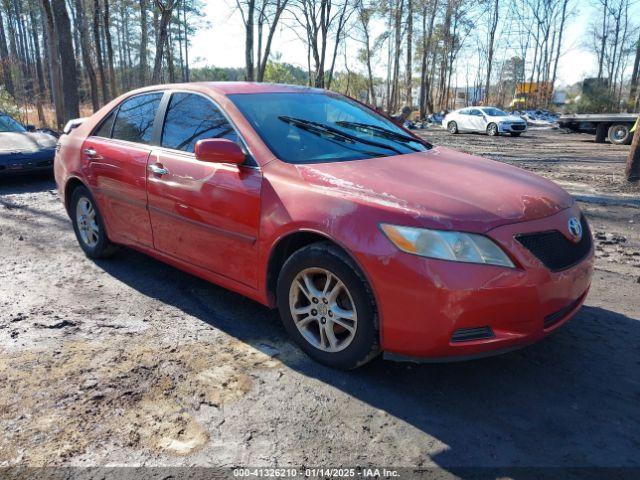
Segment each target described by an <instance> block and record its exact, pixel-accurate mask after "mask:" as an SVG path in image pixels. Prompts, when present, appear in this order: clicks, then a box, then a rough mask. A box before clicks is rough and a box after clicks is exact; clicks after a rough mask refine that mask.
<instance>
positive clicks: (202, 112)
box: [55, 82, 593, 369]
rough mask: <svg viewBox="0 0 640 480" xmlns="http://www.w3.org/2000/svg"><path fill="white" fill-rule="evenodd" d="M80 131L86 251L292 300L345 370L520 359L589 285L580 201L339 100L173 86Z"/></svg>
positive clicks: (69, 178) (318, 354) (72, 201)
mask: <svg viewBox="0 0 640 480" xmlns="http://www.w3.org/2000/svg"><path fill="white" fill-rule="evenodd" d="M74 126H75V128H73V129H72V130H70V131H68V133H67V134H66V135H63V136H62V137H61V140H60V148H59V151H58V153H57V155H56V159H55V176H56V181H57V184H58V189H59V193H60V197H61V199H62V201H63V202H64V205H65V206H66V209H67V212H68V213H69V216H70V218H71V220H72V223H73V228H74V230H75V233H76V236H77V239H78V242H79V245H80V247H81V248H82V249H83V250H84V252H85V254H86V255H87V256H89V257H90V258H101V257H106V256H108V255H110V254H111V253H112V252H113V251H114V247H115V246H116V245H125V246H128V247H130V248H134V249H136V250H139V251H141V252H144V253H146V254H148V255H151V256H153V257H155V258H157V259H159V260H161V261H164V262H167V263H169V264H171V265H174V266H175V267H177V268H180V269H182V270H185V271H187V272H190V273H191V274H194V275H196V276H199V277H201V278H204V279H206V280H208V281H211V282H214V283H216V284H218V285H221V286H223V287H225V288H228V289H230V290H233V291H235V292H239V293H241V294H243V295H245V296H247V297H249V298H251V299H253V300H256V301H258V302H260V303H262V304H264V305H266V306H268V307H272V308H277V309H278V310H279V312H280V315H281V318H282V321H283V323H284V326H285V328H286V330H287V331H288V333H289V334H290V336H291V337H292V338H293V340H294V341H295V342H296V343H297V344H298V345H299V346H300V348H302V349H303V350H304V351H305V352H306V353H307V354H309V355H310V356H311V357H313V358H314V359H316V360H317V361H319V362H321V363H324V364H326V365H329V366H332V367H336V368H344V369H348V368H354V367H357V366H359V365H362V364H364V363H365V362H367V361H368V360H370V359H372V358H374V357H375V356H376V355H378V354H379V353H381V352H384V353H385V355H386V356H389V357H391V358H395V359H411V360H450V359H467V358H475V357H479V356H484V355H489V354H495V353H499V352H505V351H509V350H513V349H516V348H520V347H523V346H525V345H528V344H531V343H533V342H535V341H538V340H540V339H541V338H543V337H545V336H546V335H547V334H549V333H550V332H553V331H554V330H556V329H557V328H559V327H560V326H561V325H562V324H564V323H565V322H566V321H567V320H568V319H569V318H571V317H572V316H573V315H574V314H575V313H576V311H577V310H578V309H579V308H580V306H581V304H582V303H583V301H584V299H585V296H586V295H587V291H588V290H589V285H590V282H591V276H592V269H593V246H592V238H591V233H590V231H589V226H588V224H587V221H586V219H585V217H584V215H583V214H582V213H581V212H580V210H579V208H578V206H577V205H576V204H575V202H574V201H573V199H572V197H571V196H570V195H568V194H567V193H566V192H565V191H564V190H562V189H561V188H560V187H558V186H557V185H555V184H554V183H552V182H550V181H548V180H545V179H543V178H541V177H539V176H536V175H534V174H532V173H529V172H526V171H524V170H521V169H518V168H516V167H513V166H509V165H506V164H503V163H499V162H495V161H492V160H488V159H484V158H478V157H474V156H471V155H467V154H463V153H459V152H456V151H453V150H450V149H448V148H446V147H444V146H434V145H431V144H430V143H428V142H426V141H424V140H423V139H421V138H419V137H418V136H415V135H413V134H412V133H411V132H409V131H407V130H405V129H403V128H401V127H399V126H397V125H395V124H394V123H393V122H392V121H390V120H389V119H388V118H386V117H384V116H382V115H381V114H379V113H377V112H376V111H374V110H372V109H371V108H369V107H367V106H365V105H363V104H361V103H359V102H357V101H355V100H352V99H350V98H347V97H345V96H342V95H339V94H337V93H333V92H328V91H325V90H320V89H312V88H305V87H294V86H286V85H269V84H252V83H233V82H229V83H190V84H182V85H166V86H155V87H149V88H145V89H141V90H136V91H133V92H129V93H127V94H125V95H123V96H121V97H119V98H117V99H115V100H113V101H112V102H111V103H109V104H108V105H106V106H105V107H104V108H102V109H101V110H100V111H98V112H97V113H96V114H94V115H93V116H92V117H90V118H88V119H85V120H83V121H79V122H76V124H74Z"/></svg>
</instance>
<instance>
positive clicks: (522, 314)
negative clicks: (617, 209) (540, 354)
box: [369, 208, 593, 361]
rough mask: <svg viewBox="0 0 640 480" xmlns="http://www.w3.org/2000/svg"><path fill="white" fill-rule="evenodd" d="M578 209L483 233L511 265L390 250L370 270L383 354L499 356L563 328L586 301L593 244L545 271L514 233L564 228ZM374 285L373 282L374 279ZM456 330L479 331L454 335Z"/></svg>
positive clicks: (444, 357) (437, 357) (446, 357)
mask: <svg viewBox="0 0 640 480" xmlns="http://www.w3.org/2000/svg"><path fill="white" fill-rule="evenodd" d="M577 215H579V212H578V210H577V208H572V209H568V210H565V211H563V212H560V213H558V214H556V215H554V216H552V217H549V218H546V219H542V220H537V221H532V222H526V223H520V224H514V225H509V226H505V227H499V228H496V229H494V230H492V231H490V232H488V235H489V236H490V237H492V238H493V239H494V240H495V241H496V242H497V243H499V244H500V245H501V246H502V247H503V248H504V249H505V251H507V252H509V253H510V255H511V256H512V259H513V260H514V263H516V265H517V268H515V269H508V268H501V267H494V266H484V265H475V264H462V263H457V262H447V261H442V260H431V259H425V258H420V257H416V256H412V255H408V254H404V253H399V252H395V253H393V254H392V255H391V256H392V259H391V260H390V259H388V258H384V257H379V258H380V261H379V263H375V262H374V270H375V271H373V272H369V275H370V277H371V278H372V279H373V282H374V291H375V292H376V296H377V300H378V304H379V313H380V319H381V344H382V349H383V350H384V351H385V352H386V353H387V354H388V355H389V354H393V355H395V356H401V357H419V358H423V359H425V358H426V359H431V360H432V361H434V360H438V361H441V360H451V359H455V358H458V357H459V359H465V358H474V357H477V356H485V355H491V354H496V353H502V352H504V351H509V350H512V349H516V348H519V347H522V346H526V345H528V344H531V343H534V342H536V341H538V340H540V339H541V338H543V337H545V336H546V335H548V334H550V333H551V332H553V331H554V330H556V329H558V328H559V327H560V326H562V325H563V324H564V323H566V322H567V321H568V320H569V319H570V318H571V317H572V316H573V315H575V313H576V312H577V311H578V310H579V308H580V306H581V305H582V303H583V302H584V300H585V298H586V294H587V292H588V290H589V286H590V284H591V277H592V272H593V246H592V247H591V249H590V251H589V253H588V255H587V256H586V257H585V258H584V259H582V260H581V261H580V262H579V263H578V264H576V265H574V266H573V267H571V268H569V269H566V270H562V271H560V272H551V271H550V270H548V269H547V268H546V267H544V266H543V265H542V263H541V262H540V261H539V260H538V259H537V258H535V257H534V256H533V255H532V254H531V253H530V252H529V251H528V250H526V249H525V248H524V247H523V246H522V245H520V244H519V243H517V241H516V240H515V238H514V236H515V235H516V234H518V233H528V232H540V231H546V230H549V229H553V228H557V229H559V230H561V228H562V226H566V222H567V220H568V218H570V217H571V216H577ZM377 280H378V281H377ZM459 332H463V333H464V332H484V334H483V335H480V336H476V337H477V338H474V336H473V335H465V334H463V335H459Z"/></svg>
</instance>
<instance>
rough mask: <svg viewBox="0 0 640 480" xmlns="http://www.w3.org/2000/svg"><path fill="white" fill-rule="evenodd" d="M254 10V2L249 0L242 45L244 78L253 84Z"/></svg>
mask: <svg viewBox="0 0 640 480" xmlns="http://www.w3.org/2000/svg"><path fill="white" fill-rule="evenodd" d="M255 10H256V2H255V0H249V1H248V2H247V18H246V21H245V26H244V27H245V43H244V61H245V65H246V69H247V72H246V78H247V81H249V82H253V80H254V79H255V77H254V68H253V16H254V14H255Z"/></svg>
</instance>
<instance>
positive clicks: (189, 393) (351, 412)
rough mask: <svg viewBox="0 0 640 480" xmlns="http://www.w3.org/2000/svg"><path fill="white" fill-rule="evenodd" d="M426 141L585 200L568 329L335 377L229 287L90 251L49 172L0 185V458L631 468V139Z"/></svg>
mask: <svg viewBox="0 0 640 480" xmlns="http://www.w3.org/2000/svg"><path fill="white" fill-rule="evenodd" d="M424 135H425V136H426V138H428V139H429V140H430V141H433V142H434V143H439V144H442V145H447V146H451V147H453V148H457V149H459V150H463V151H467V152H471V153H476V154H480V155H485V156H488V157H491V158H494V159H497V160H501V161H505V162H508V163H512V164H515V165H518V166H521V167H523V168H526V169H529V170H533V171H535V172H537V173H539V174H541V175H544V176H546V177H548V178H551V179H553V180H555V181H557V182H558V183H560V184H561V185H562V186H564V187H565V188H567V189H568V190H569V191H570V192H571V193H572V194H574V195H575V196H576V198H578V199H579V200H580V204H581V207H582V208H583V209H584V211H585V212H586V214H587V216H588V218H589V220H590V222H591V224H592V229H593V231H594V233H595V235H596V239H597V255H598V258H597V262H596V265H597V271H596V274H595V278H594V283H593V286H592V289H591V293H590V295H589V297H588V299H587V301H586V306H585V307H584V308H583V309H582V310H581V311H580V313H579V314H578V315H577V317H575V318H574V319H573V320H572V321H571V322H569V323H568V324H567V325H566V326H564V327H563V328H562V329H560V330H559V331H558V332H556V333H555V334H554V335H552V336H551V337H549V338H547V339H545V340H544V341H542V342H541V343H539V344H537V345H534V346H531V347H528V348H526V349H523V350H520V351H517V352H513V353H510V354H506V355H503V356H499V357H494V358H489V359H484V360H477V361H471V362H464V363H449V364H424V365H413V364H402V363H393V362H390V361H385V360H382V359H377V360H375V361H374V362H373V363H371V364H370V365H367V366H366V367H364V368H362V369H359V370H357V371H353V372H347V373H344V372H337V371H333V370H330V369H327V368H324V367H322V366H320V365H317V364H315V363H313V362H312V361H311V360H309V359H308V358H307V357H305V356H304V355H303V354H301V353H300V351H298V350H297V348H295V347H294V346H293V345H292V344H291V343H290V342H289V341H288V340H287V337H286V335H285V332H284V330H283V328H282V327H281V325H280V323H279V320H278V317H277V315H276V314H275V312H272V311H269V310H267V309H265V308H264V307H261V306H260V305H257V304H255V303H253V302H251V301H249V300H246V299H244V298H242V297H240V296H238V295H236V294H233V293H230V292H228V291H225V290H223V289H221V288H219V287H216V286H215V285H210V284H207V283H206V282H204V281H201V280H199V279H197V278H194V277H192V276H190V275H187V274H185V273H182V272H180V271H178V270H176V269H174V268H172V267H169V266H166V265H164V264H162V263H159V262H157V261H155V260H152V259H150V258H148V257H146V256H144V255H141V254H139V253H136V252H133V251H130V250H126V249H122V250H120V252H119V253H118V254H117V255H116V257H115V258H114V259H111V260H109V261H100V262H93V261H91V260H89V259H87V258H86V257H84V255H83V254H82V252H81V250H80V248H79V247H78V246H77V244H76V240H75V238H74V235H73V231H72V228H71V225H70V222H69V221H68V219H67V216H66V214H65V212H64V209H63V207H62V205H61V204H60V202H59V200H58V197H57V194H56V192H55V186H54V183H53V181H52V180H51V179H50V178H47V177H45V178H42V177H41V178H37V179H27V178H16V179H0V467H6V466H18V465H28V466H42V465H49V466H51V465H63V466H94V465H101V466H104V465H146V466H173V465H180V466H298V467H301V466H340V465H343V466H347V465H349V466H354V465H360V466H365V465H377V466H411V467H431V466H437V467H441V468H443V469H445V470H446V471H448V472H452V473H454V474H455V473H456V472H458V471H460V469H463V468H464V467H476V466H487V467H494V466H507V465H508V466H518V467H527V466H537V467H575V466H599V467H640V455H639V454H638V452H639V451H640V408H639V407H638V406H639V405H640V194H639V193H640V192H639V191H638V190H637V189H636V190H634V189H633V188H631V187H628V186H625V185H623V183H622V180H621V179H622V171H623V168H624V160H625V157H626V152H627V151H628V148H629V147H619V146H613V145H608V144H607V145H596V144H595V143H593V137H592V136H588V135H579V134H565V133H561V132H557V131H546V130H545V131H535V132H534V131H531V132H528V133H527V134H526V135H525V136H523V137H521V138H507V137H505V138H489V137H487V136H483V135H472V134H467V135H457V136H451V135H449V134H447V133H446V132H444V131H441V130H433V131H432V130H429V131H425V132H424ZM451 173H452V175H455V172H451ZM478 188H482V185H478Z"/></svg>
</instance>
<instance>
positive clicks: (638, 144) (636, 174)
mask: <svg viewBox="0 0 640 480" xmlns="http://www.w3.org/2000/svg"><path fill="white" fill-rule="evenodd" d="M625 175H626V177H627V181H629V182H637V181H638V180H640V125H638V123H636V131H635V134H634V135H633V142H632V143H631V151H630V152H629V157H628V158H627V168H626V170H625Z"/></svg>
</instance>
